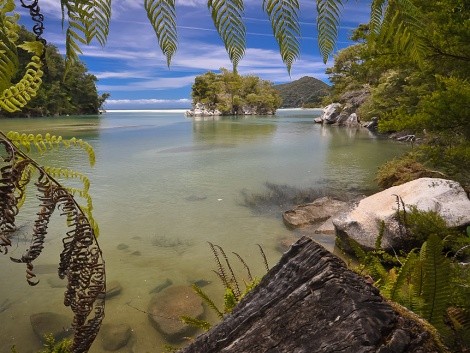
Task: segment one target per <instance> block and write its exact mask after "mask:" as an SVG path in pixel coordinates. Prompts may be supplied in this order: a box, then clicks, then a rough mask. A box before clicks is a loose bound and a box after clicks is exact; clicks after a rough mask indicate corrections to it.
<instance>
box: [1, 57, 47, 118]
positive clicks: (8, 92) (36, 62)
mask: <svg viewBox="0 0 470 353" xmlns="http://www.w3.org/2000/svg"><path fill="white" fill-rule="evenodd" d="M42 76H43V71H42V61H41V59H40V57H39V56H36V55H35V56H33V57H32V58H31V62H29V63H28V65H27V66H26V73H25V74H24V76H23V77H22V78H21V80H20V81H19V82H18V83H17V84H15V85H13V86H11V87H9V88H6V89H5V90H3V92H1V94H0V109H3V110H6V111H8V112H15V111H19V110H21V108H23V107H24V106H25V105H26V104H27V103H28V102H29V101H30V100H31V98H32V97H35V96H36V93H37V91H38V90H39V87H40V86H41V83H42V79H41V78H42Z"/></svg>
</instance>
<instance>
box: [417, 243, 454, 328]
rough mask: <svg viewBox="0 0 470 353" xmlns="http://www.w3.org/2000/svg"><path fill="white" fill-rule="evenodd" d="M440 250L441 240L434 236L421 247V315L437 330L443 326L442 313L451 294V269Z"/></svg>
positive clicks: (441, 248) (441, 246)
mask: <svg viewBox="0 0 470 353" xmlns="http://www.w3.org/2000/svg"><path fill="white" fill-rule="evenodd" d="M442 250H443V245H442V240H441V239H440V238H439V237H438V236H437V235H434V234H431V235H430V236H429V238H428V240H427V241H426V242H425V243H424V244H423V246H422V261H423V271H424V281H423V286H422V297H423V299H424V307H423V310H422V313H421V315H422V316H423V317H424V318H425V319H426V320H428V321H429V322H430V323H431V324H432V325H434V326H435V327H437V328H438V329H439V328H441V327H443V326H444V322H443V320H444V313H445V312H446V309H447V304H448V301H449V297H450V294H451V289H450V281H449V273H450V270H451V268H450V264H449V262H448V260H447V259H446V257H445V256H444V255H443V253H442Z"/></svg>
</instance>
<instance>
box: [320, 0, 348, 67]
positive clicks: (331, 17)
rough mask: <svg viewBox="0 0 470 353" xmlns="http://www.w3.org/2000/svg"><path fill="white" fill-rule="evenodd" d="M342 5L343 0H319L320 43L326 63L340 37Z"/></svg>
mask: <svg viewBox="0 0 470 353" xmlns="http://www.w3.org/2000/svg"><path fill="white" fill-rule="evenodd" d="M340 6H343V0H317V13H318V14H317V30H318V45H319V47H320V53H321V54H322V57H323V62H324V63H325V64H326V62H327V61H328V57H329V56H330V55H331V53H332V52H333V49H334V46H335V42H336V38H337V37H338V27H339V17H340V14H341V10H340Z"/></svg>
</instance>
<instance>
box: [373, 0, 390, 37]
mask: <svg viewBox="0 0 470 353" xmlns="http://www.w3.org/2000/svg"><path fill="white" fill-rule="evenodd" d="M387 2H388V0H373V1H372V4H371V6H370V23H369V24H370V26H369V28H370V31H371V32H372V33H375V34H378V33H379V31H380V27H381V25H382V21H383V18H384V15H385V9H386V8H387Z"/></svg>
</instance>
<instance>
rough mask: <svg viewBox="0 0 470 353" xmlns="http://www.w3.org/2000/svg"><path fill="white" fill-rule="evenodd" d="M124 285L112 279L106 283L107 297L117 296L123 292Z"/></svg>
mask: <svg viewBox="0 0 470 353" xmlns="http://www.w3.org/2000/svg"><path fill="white" fill-rule="evenodd" d="M121 291H122V286H121V283H119V282H118V281H111V282H109V283H106V299H109V298H112V297H115V296H117V295H119V294H121Z"/></svg>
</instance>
